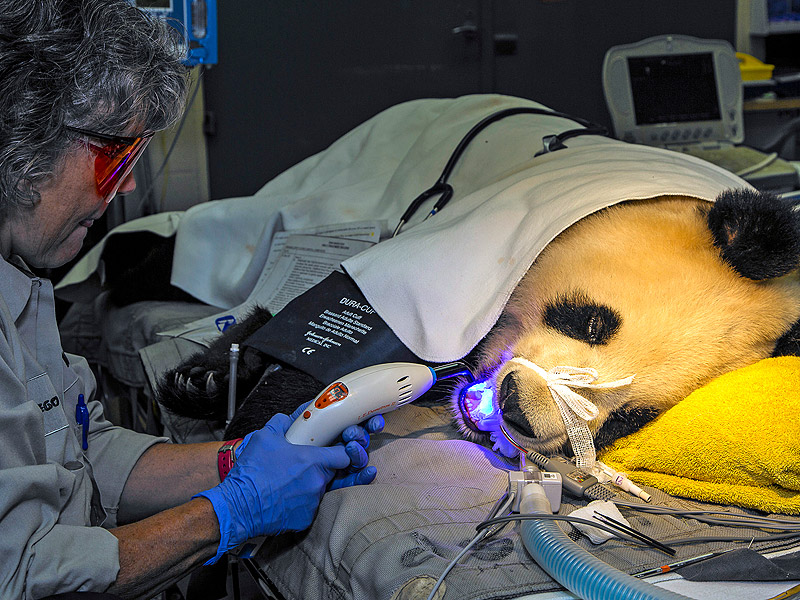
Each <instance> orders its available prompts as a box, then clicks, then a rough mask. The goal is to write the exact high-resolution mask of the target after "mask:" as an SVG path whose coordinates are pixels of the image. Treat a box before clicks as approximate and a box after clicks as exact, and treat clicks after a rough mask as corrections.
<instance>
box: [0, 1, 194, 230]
mask: <svg viewBox="0 0 800 600" xmlns="http://www.w3.org/2000/svg"><path fill="white" fill-rule="evenodd" d="M185 56H186V49H185V47H184V41H183V37H182V36H181V35H180V34H179V33H178V32H177V31H176V30H175V29H174V28H173V27H171V26H169V25H168V24H166V23H165V22H164V21H163V20H160V19H157V18H153V17H151V16H149V15H148V14H146V13H145V12H144V11H141V10H139V9H138V8H136V7H134V6H133V5H132V4H131V3H130V2H128V1H127V0H0V215H5V214H7V211H8V210H9V209H11V208H24V207H30V206H33V205H35V204H36V202H38V200H39V194H38V192H37V191H36V188H37V186H39V185H40V184H41V183H43V182H44V181H45V180H47V179H48V178H49V177H51V176H52V175H54V174H56V173H57V172H58V169H59V167H60V165H61V163H62V161H63V158H64V156H65V155H66V153H67V151H68V150H69V148H70V144H71V143H73V142H74V134H70V133H69V132H68V131H67V130H66V126H67V125H69V126H72V127H80V128H84V129H89V130H92V131H97V132H99V133H106V134H110V135H126V134H127V135H131V134H132V133H135V134H137V135H140V134H143V133H152V132H155V131H159V130H162V129H166V128H167V127H169V126H170V125H172V124H173V123H174V122H175V121H176V120H177V119H178V118H179V117H180V115H181V113H182V111H183V107H184V102H185V98H186V90H187V87H188V78H187V76H188V69H187V68H186V66H185V65H184V64H183V62H182V60H183V58H184V57H185Z"/></svg>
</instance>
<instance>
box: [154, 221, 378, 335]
mask: <svg viewBox="0 0 800 600" xmlns="http://www.w3.org/2000/svg"><path fill="white" fill-rule="evenodd" d="M315 229H316V230H324V231H325V232H326V233H333V234H334V235H309V234H298V233H296V232H281V233H279V234H276V235H275V237H274V239H273V244H272V247H271V249H270V255H269V256H270V258H269V259H268V260H267V263H266V265H265V267H264V271H263V272H262V274H261V276H260V277H259V279H258V282H257V283H256V285H255V287H254V288H253V291H252V292H251V293H250V295H249V296H248V298H247V300H245V302H244V303H242V304H240V305H239V306H236V307H234V308H232V309H229V310H226V311H223V312H219V313H217V314H214V315H211V316H209V317H204V318H202V319H198V320H196V321H192V322H191V323H187V324H186V325H183V326H181V327H178V328H175V329H171V330H169V331H162V332H159V335H163V336H167V337H181V338H185V339H189V340H192V341H195V342H198V343H200V344H204V345H206V346H207V345H209V344H210V343H211V341H213V339H214V337H216V336H217V335H219V333H220V332H222V331H224V330H225V329H226V328H227V327H229V326H230V325H232V324H234V323H238V322H240V321H242V320H243V319H244V318H245V317H246V316H247V314H248V313H249V312H251V311H252V310H253V308H255V307H256V306H262V307H265V308H267V309H268V310H269V311H270V312H271V313H273V314H275V313H277V312H279V311H280V310H281V309H283V308H284V307H285V306H286V305H287V304H288V303H289V302H291V301H292V300H293V299H294V298H296V297H297V296H299V295H300V294H302V293H303V292H305V291H307V290H308V289H310V288H312V287H313V286H314V285H316V284H317V283H319V282H320V281H322V280H323V279H325V277H327V276H328V275H330V274H331V273H332V272H333V271H335V270H337V269H339V270H340V267H339V265H340V264H341V263H342V261H344V260H345V259H347V258H350V257H351V256H355V255H356V254H358V253H359V252H362V251H363V250H366V249H367V248H369V247H370V246H372V245H373V244H375V242H376V241H377V240H378V239H379V236H380V224H379V223H371V224H363V223H354V224H345V225H340V226H333V227H324V228H323V227H320V228H315ZM339 233H342V234H345V235H347V236H352V235H356V236H358V237H360V238H361V239H352V238H350V237H336V234H339ZM273 257H275V258H273Z"/></svg>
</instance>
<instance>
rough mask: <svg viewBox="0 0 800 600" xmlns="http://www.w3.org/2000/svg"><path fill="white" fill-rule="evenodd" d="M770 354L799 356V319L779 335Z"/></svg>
mask: <svg viewBox="0 0 800 600" xmlns="http://www.w3.org/2000/svg"><path fill="white" fill-rule="evenodd" d="M772 356H800V319H798V320H797V322H796V323H795V324H794V325H792V328H791V329H790V330H789V331H787V332H786V333H785V334H783V335H782V336H781V339H779V340H778V343H777V344H775V350H773V351H772Z"/></svg>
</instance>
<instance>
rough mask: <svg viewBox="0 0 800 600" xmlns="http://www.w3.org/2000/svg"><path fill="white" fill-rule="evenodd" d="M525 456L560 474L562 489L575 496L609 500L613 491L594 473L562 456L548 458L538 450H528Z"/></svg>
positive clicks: (546, 469) (544, 468) (538, 464)
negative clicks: (584, 469)
mask: <svg viewBox="0 0 800 600" xmlns="http://www.w3.org/2000/svg"><path fill="white" fill-rule="evenodd" d="M526 457H527V458H528V459H529V460H530V461H531V462H533V463H534V464H535V465H536V466H537V467H540V468H541V469H543V470H545V471H550V472H554V473H559V474H560V475H561V480H562V485H563V487H564V490H565V491H566V492H567V493H569V494H570V495H572V496H574V497H575V498H589V499H590V500H611V498H613V497H614V495H615V494H614V492H612V491H611V490H610V489H608V488H607V487H606V486H604V485H603V484H602V483H600V481H599V480H598V479H597V477H595V476H594V475H590V474H588V473H586V472H584V471H581V470H580V469H579V468H578V467H576V466H575V465H574V464H573V463H571V462H570V461H568V460H567V459H566V458H564V457H563V456H551V457H550V458H548V457H546V456H544V455H542V454H539V453H538V452H533V451H531V452H528V454H527V455H526Z"/></svg>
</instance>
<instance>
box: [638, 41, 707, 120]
mask: <svg viewBox="0 0 800 600" xmlns="http://www.w3.org/2000/svg"><path fill="white" fill-rule="evenodd" d="M628 71H629V74H630V81H631V88H632V89H631V92H632V93H633V107H634V112H635V117H636V124H637V125H655V124H658V123H685V122H690V121H718V120H720V118H721V116H720V110H719V98H718V96H717V82H716V79H715V77H714V57H713V55H712V53H711V52H703V53H698V54H674V55H665V56H640V57H628Z"/></svg>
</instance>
